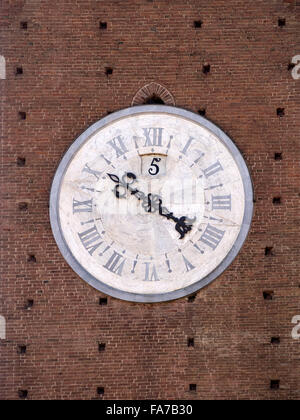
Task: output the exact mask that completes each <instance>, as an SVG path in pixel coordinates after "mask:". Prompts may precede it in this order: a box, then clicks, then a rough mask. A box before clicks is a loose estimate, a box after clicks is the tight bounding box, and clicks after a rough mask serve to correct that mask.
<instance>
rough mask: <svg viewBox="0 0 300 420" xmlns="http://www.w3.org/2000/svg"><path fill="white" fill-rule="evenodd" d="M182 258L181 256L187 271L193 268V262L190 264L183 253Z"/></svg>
mask: <svg viewBox="0 0 300 420" xmlns="http://www.w3.org/2000/svg"><path fill="white" fill-rule="evenodd" d="M182 258H183V261H184V264H185V267H186V271H187V272H189V271H191V270H194V268H195V267H194V266H193V264H191V263H190V262H189V260H187V259H186V258H185V256H184V255H182Z"/></svg>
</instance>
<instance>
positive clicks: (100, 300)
mask: <svg viewBox="0 0 300 420" xmlns="http://www.w3.org/2000/svg"><path fill="white" fill-rule="evenodd" d="M99 305H101V306H105V305H107V298H99Z"/></svg>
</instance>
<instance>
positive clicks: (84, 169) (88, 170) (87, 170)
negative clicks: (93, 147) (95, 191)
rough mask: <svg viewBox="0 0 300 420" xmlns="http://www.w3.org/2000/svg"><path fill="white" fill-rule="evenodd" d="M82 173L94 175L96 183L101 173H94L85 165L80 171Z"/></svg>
mask: <svg viewBox="0 0 300 420" xmlns="http://www.w3.org/2000/svg"><path fill="white" fill-rule="evenodd" d="M82 172H87V173H89V174H91V175H94V176H95V177H96V178H97V181H99V178H100V176H101V175H102V172H99V171H95V170H94V169H91V168H90V167H89V166H88V164H87V163H86V164H85V167H84V168H83V169H82Z"/></svg>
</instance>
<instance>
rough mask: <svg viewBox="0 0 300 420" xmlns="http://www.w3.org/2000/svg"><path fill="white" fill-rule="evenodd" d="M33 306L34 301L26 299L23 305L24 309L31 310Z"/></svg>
mask: <svg viewBox="0 0 300 420" xmlns="http://www.w3.org/2000/svg"><path fill="white" fill-rule="evenodd" d="M33 305H34V300H33V299H27V302H26V304H25V309H30V308H32V307H33Z"/></svg>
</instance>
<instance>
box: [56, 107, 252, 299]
mask: <svg viewBox="0 0 300 420" xmlns="http://www.w3.org/2000/svg"><path fill="white" fill-rule="evenodd" d="M252 203H253V193H252V184H251V179H250V175H249V172H248V169H247V167H246V164H245V162H244V160H243V158H242V156H241V154H240V152H239V151H238V149H237V148H236V146H235V145H234V143H233V142H232V141H231V140H230V139H229V137H228V136H227V135H226V134H225V133H224V132H223V131H221V130H220V129H219V128H218V127H216V126H215V125H214V124H212V123H211V122H210V121H208V120H206V119H205V118H203V117H200V116H198V115H196V114H194V113H191V112H189V111H186V110H183V109H179V108H175V107H168V106H163V105H144V106H137V107H132V108H128V109H124V110H121V111H119V112H115V113H114V114H111V115H109V116H107V117H105V118H103V119H102V120H100V121H98V122H97V123H95V124H93V125H92V126H91V127H90V128H88V129H87V130H86V131H85V132H84V133H83V134H82V135H81V136H80V137H78V138H77V139H76V140H75V142H74V143H73V144H72V145H71V147H70V148H69V150H68V151H67V153H66V154H65V156H64V157H63V159H62V161H61V163H60V165H59V167H58V169H57V171H56V174H55V177H54V181H53V184H52V189H51V197H50V218H51V226H52V230H53V234H54V237H55V239H56V242H57V244H58V246H59V249H60V251H61V253H62V255H63V256H64V258H65V259H66V261H67V262H68V263H69V264H70V266H71V267H72V268H73V270H74V271H75V272H76V273H77V274H78V275H79V276H80V277H81V278H82V279H83V280H85V281H86V282H87V283H89V284H90V285H92V286H93V287H95V288H96V289H98V290H100V291H101V292H104V293H106V294H109V295H111V296H114V297H117V298H120V299H124V300H129V301H136V302H160V301H166V300H171V299H176V298H179V297H182V296H185V295H188V294H191V293H193V292H195V291H197V290H199V289H200V288H202V287H204V286H206V285H207V284H208V283H210V282H211V281H213V280H214V279H215V278H216V277H217V276H219V275H220V274H221V273H222V272H223V271H224V270H225V269H226V268H227V267H228V266H229V264H230V263H231V262H232V261H233V259H234V258H235V257H236V255H237V254H238V252H239V251H240V249H241V247H242V244H243V242H244V240H245V239H246V236H247V233H248V230H249V227H250V223H251V218H252V207H253V204H252Z"/></svg>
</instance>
